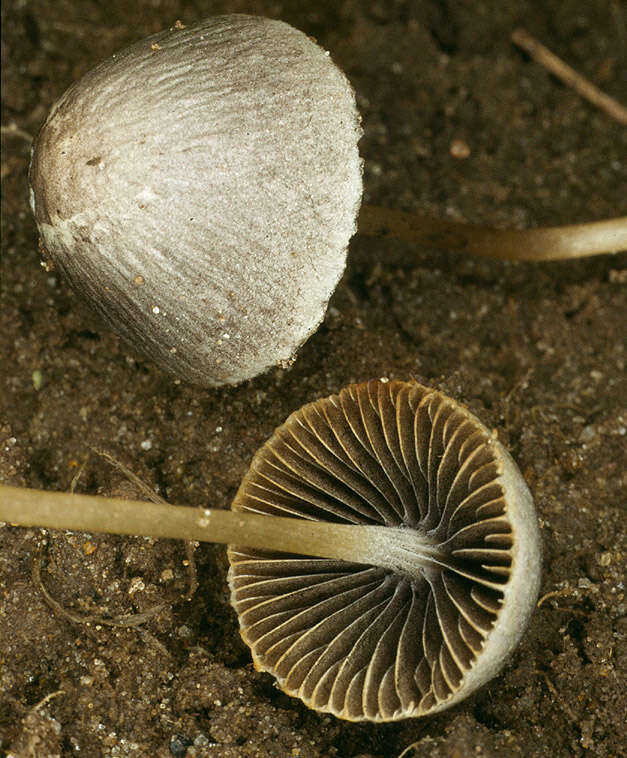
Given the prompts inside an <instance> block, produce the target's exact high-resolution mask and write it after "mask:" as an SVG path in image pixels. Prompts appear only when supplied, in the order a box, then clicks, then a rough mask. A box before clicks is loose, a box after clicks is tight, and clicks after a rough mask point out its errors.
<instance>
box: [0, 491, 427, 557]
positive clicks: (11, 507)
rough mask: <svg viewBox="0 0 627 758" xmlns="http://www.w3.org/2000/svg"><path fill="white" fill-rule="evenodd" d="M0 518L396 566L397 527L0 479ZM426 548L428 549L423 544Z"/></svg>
mask: <svg viewBox="0 0 627 758" xmlns="http://www.w3.org/2000/svg"><path fill="white" fill-rule="evenodd" d="M0 521H3V522H6V523H7V524H13V525H16V526H25V527H45V528H49V529H70V530H72V531H77V532H88V533H94V532H104V533H107V534H127V535H137V536H145V537H165V538H171V539H182V540H194V541H195V540H198V541H200V542H219V543H225V544H229V543H230V544H236V545H241V546H245V547H249V548H258V549H261V550H273V551H279V552H284V553H296V554H300V555H310V556H317V557H321V558H335V559H340V560H345V561H354V562H356V563H367V564H371V565H372V564H374V565H379V566H390V567H398V563H397V561H396V560H395V559H393V560H391V556H388V553H389V550H388V544H387V543H388V542H389V538H390V537H391V536H392V534H393V533H394V532H397V531H398V530H397V529H390V528H389V527H385V526H369V525H368V526H365V525H352V524H331V523H327V522H324V521H307V520H304V519H295V518H285V517H281V516H265V515H260V514H255V513H248V512H244V511H237V512H234V511H224V510H219V509H201V508H192V507H186V506H180V505H169V504H162V503H149V502H144V501H139V500H123V499H121V498H105V497H98V496H95V495H76V494H70V493H66V492H45V491H42V490H33V489H25V488H21V487H8V486H5V485H0ZM406 531H407V530H406ZM410 539H411V540H412V548H413V549H418V550H419V545H420V543H421V538H420V536H419V535H418V534H417V533H416V536H415V537H414V538H410ZM416 540H417V542H418V545H416V543H415V541H416ZM404 541H407V538H406V539H405V540H404ZM424 547H425V549H428V547H429V545H428V544H427V542H425V543H424ZM394 552H396V551H394Z"/></svg>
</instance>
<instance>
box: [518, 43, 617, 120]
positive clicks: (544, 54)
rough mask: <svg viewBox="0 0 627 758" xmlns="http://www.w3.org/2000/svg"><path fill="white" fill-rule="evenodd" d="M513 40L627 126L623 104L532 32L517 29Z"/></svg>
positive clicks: (567, 83) (586, 97) (553, 72)
mask: <svg viewBox="0 0 627 758" xmlns="http://www.w3.org/2000/svg"><path fill="white" fill-rule="evenodd" d="M512 42H513V43H514V44H515V45H517V46H518V47H520V48H522V49H523V50H524V51H525V52H527V53H528V54H529V55H530V56H531V57H532V58H533V59H534V61H536V62H537V63H539V64H540V65H541V66H544V68H546V69H547V70H548V71H550V72H551V73H552V74H553V75H554V76H556V77H557V78H558V79H560V80H561V81H562V82H564V84H565V85H566V86H567V87H571V88H572V89H574V90H575V92H577V93H578V94H579V95H581V97H583V98H584V99H586V100H587V101H588V102H589V103H592V105H595V106H596V107H597V108H600V109H601V110H603V111H605V112H606V113H607V114H608V116H611V117H612V118H613V119H615V120H616V121H618V123H619V124H623V126H627V108H625V107H624V106H622V105H621V104H620V103H619V102H618V101H617V100H615V99H614V98H613V97H610V95H608V94H606V93H605V92H602V91H601V90H600V89H599V88H598V87H597V86H596V85H594V84H592V82H591V81H590V80H589V79H586V78H585V77H584V76H582V75H581V74H580V73H578V72H577V71H575V69H574V68H572V67H571V66H569V65H568V64H567V63H565V62H564V61H563V60H562V59H561V58H558V57H557V55H555V53H552V52H551V51H550V50H549V49H548V48H547V47H545V46H544V45H543V44H542V43H541V42H538V40H537V39H536V38H535V37H532V36H531V34H529V33H528V32H526V31H525V30H524V29H515V30H514V31H513V32H512Z"/></svg>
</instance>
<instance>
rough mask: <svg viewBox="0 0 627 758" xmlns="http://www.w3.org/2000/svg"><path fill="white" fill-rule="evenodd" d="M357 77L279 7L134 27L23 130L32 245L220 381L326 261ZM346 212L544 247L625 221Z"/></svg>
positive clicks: (318, 298) (304, 294)
mask: <svg viewBox="0 0 627 758" xmlns="http://www.w3.org/2000/svg"><path fill="white" fill-rule="evenodd" d="M360 136H361V128H360V125H359V115H358V113H357V109H356V105H355V98H354V93H353V90H352V88H351V86H350V84H349V82H348V80H347V79H346V77H345V76H344V74H343V73H342V72H341V71H340V69H339V68H338V67H337V66H335V64H334V63H333V62H332V61H331V59H330V57H329V56H328V54H327V53H326V52H325V51H324V50H322V49H321V48H320V47H319V46H318V45H317V44H315V42H313V41H312V40H311V39H310V38H308V37H307V36H306V35H305V34H303V33H302V32H300V31H297V30H296V29H294V28H292V27H291V26H289V25H288V24H285V23H283V22H281V21H275V20H270V19H266V18H261V17H253V16H246V15H229V16H217V17H214V18H209V19H207V20H205V21H202V22H200V23H198V24H196V25H194V26H189V27H183V25H182V24H177V25H176V26H175V27H174V28H172V29H170V30H168V31H165V32H162V33H160V34H156V35H154V36H152V37H149V38H147V39H145V40H141V41H140V42H137V43H136V44H134V45H132V46H131V47H129V48H127V49H126V50H124V51H122V52H121V53H118V54H117V55H114V56H112V57H111V58H109V59H108V60H106V61H104V62H102V63H101V64H100V65H99V66H97V67H96V68H95V69H93V70H92V71H90V72H88V73H87V74H86V75H85V76H84V77H83V78H82V79H81V80H80V81H78V82H76V83H75V84H74V85H72V86H71V87H70V88H69V89H68V90H67V91H66V92H65V94H64V95H63V96H62V97H61V98H60V99H59V100H58V101H57V103H56V104H55V105H54V107H53V109H52V111H51V113H50V115H49V116H48V119H47V120H46V122H45V123H44V125H43V127H42V129H41V131H40V133H39V135H38V137H37V139H36V142H35V144H34V147H33V153H32V160H31V168H30V183H31V206H32V209H33V212H34V215H35V219H36V221H37V225H38V227H39V233H40V237H41V241H42V249H43V252H44V255H45V257H46V258H47V259H48V261H49V262H50V263H51V265H54V266H57V267H58V268H59V269H61V270H62V271H63V272H64V274H65V275H66V277H67V278H68V280H69V281H70V283H71V285H72V286H73V287H74V289H75V290H76V291H77V292H78V293H79V294H80V295H81V296H82V297H83V298H84V299H85V300H86V301H87V302H88V303H89V304H90V305H91V307H92V308H93V309H95V310H96V311H97V312H98V313H99V314H100V316H101V317H102V318H103V320H104V321H105V323H107V324H108V325H109V326H110V327H111V328H112V329H113V330H114V331H115V332H117V333H118V334H120V335H121V336H122V337H123V338H124V339H125V340H126V341H127V342H129V343H130V344H131V345H132V346H133V347H135V348H136V349H137V350H139V351H140V352H141V353H143V354H145V355H147V356H148V357H149V358H150V359H151V360H153V361H154V362H155V363H157V364H158V365H159V366H161V367H162V368H163V369H165V370H166V371H168V372H169V373H171V374H173V375H174V376H176V377H179V378H180V379H183V380H185V381H187V382H191V383H194V384H199V385H205V386H217V385H221V384H233V383H238V382H241V381H243V380H245V379H249V378H251V377H254V376H256V375H258V374H260V373H262V372H264V371H265V370H266V369H268V368H269V367H271V366H275V365H286V364H289V363H290V362H291V361H292V360H293V357H294V355H295V353H296V351H297V350H298V348H299V347H300V345H301V344H302V343H303V342H304V341H305V340H306V339H307V338H308V337H309V336H310V335H311V334H312V332H313V331H315V329H316V328H317V327H318V325H319V324H320V322H321V320H322V318H323V316H324V313H325V310H326V306H327V303H328V300H329V297H330V295H331V293H332V292H333V290H334V289H335V287H336V285H337V282H338V280H339V278H340V276H341V275H342V272H343V270H344V266H345V261H346V250H347V246H348V243H349V240H350V238H351V236H352V235H353V234H354V232H355V230H356V218H357V214H358V211H359V206H360V201H361V194H362V177H361V167H362V165H361V159H360V157H359V152H358V147H357V143H358V141H359V139H360ZM359 229H360V231H361V232H363V233H365V234H375V235H378V236H383V237H386V236H397V237H399V238H401V239H408V240H411V241H413V242H417V243H419V244H421V245H428V246H431V247H434V246H435V247H448V248H452V249H458V250H462V251H465V252H469V253H472V254H474V255H487V256H491V257H496V258H507V259H525V258H528V259H533V260H543V259H551V258H562V257H571V256H579V255H589V254H594V253H600V252H607V251H614V250H617V249H620V248H624V247H627V219H626V218H622V219H615V220H611V221H606V222H599V223H596V224H590V225H580V226H574V227H563V228H558V229H543V230H528V231H521V232H520V231H512V230H510V231H496V230H490V229H481V228H478V227H472V226H469V225H464V224H450V223H448V222H443V221H438V220H434V219H427V218H420V217H415V216H411V215H410V214H405V213H402V212H401V211H396V210H389V209H382V208H376V207H372V206H364V207H363V208H362V210H361V214H360V216H359Z"/></svg>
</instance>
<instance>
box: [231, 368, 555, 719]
mask: <svg viewBox="0 0 627 758" xmlns="http://www.w3.org/2000/svg"><path fill="white" fill-rule="evenodd" d="M232 507H233V510H236V511H237V510H244V511H252V512H257V513H265V514H272V515H283V516H296V517H300V518H303V519H314V520H320V521H322V520H324V521H330V522H332V523H337V524H345V523H348V524H367V525H380V526H382V527H384V528H383V529H380V530H379V531H380V532H381V533H383V536H381V537H380V538H378V539H377V542H378V544H377V546H376V555H373V553H372V550H371V549H370V548H369V546H368V544H367V543H368V540H367V539H366V538H365V537H364V555H363V561H360V562H347V561H346V562H345V561H338V560H330V559H324V558H310V557H307V556H303V555H285V554H282V553H272V552H268V551H265V552H264V551H261V550H252V549H250V548H246V547H244V546H230V547H229V560H230V562H231V568H230V571H229V582H230V586H231V597H232V602H233V605H234V606H235V609H236V611H237V613H238V616H239V621H240V631H241V634H242V637H243V639H244V641H245V642H246V643H247V644H248V645H249V646H250V648H251V650H252V654H253V660H254V662H255V665H256V667H257V668H258V669H260V670H262V671H269V672H270V673H272V674H273V675H274V676H275V677H276V678H277V680H278V682H279V684H280V686H281V688H282V689H283V690H285V692H287V693H288V694H290V695H294V696H296V697H299V698H301V699H302V700H303V701H304V702H305V703H306V704H307V705H308V706H309V707H311V708H315V709H317V710H321V711H327V712H330V713H333V714H334V715H336V716H339V717H341V718H345V719H349V720H354V721H359V720H371V721H393V720H397V719H402V718H407V717H411V716H423V715H426V714H429V713H434V712H436V711H440V710H442V709H443V708H447V707H449V706H450V705H453V704H454V703H457V702H459V701H460V700H462V699H463V698H464V697H466V696H467V695H468V694H470V693H471V692H473V691H474V690H475V689H476V688H477V687H479V686H480V685H481V684H483V683H484V682H486V681H488V680H489V679H490V678H491V677H492V676H494V675H495V674H496V673H497V672H498V670H499V669H500V668H501V666H502V665H503V663H504V661H505V659H506V656H507V654H508V653H509V652H510V651H511V650H512V649H513V648H514V646H515V645H516V644H517V642H518V640H519V639H520V637H521V635H522V633H523V630H524V628H525V626H526V623H527V621H528V619H529V617H530V615H531V612H532V610H533V608H534V606H535V601H536V598H537V594H538V589H539V583H540V563H541V561H540V540H539V532H538V524H537V518H536V514H535V508H534V505H533V500H532V498H531V495H530V493H529V490H528V489H527V486H526V485H525V483H524V481H523V479H522V477H521V475H520V472H519V471H518V469H517V467H516V465H515V463H514V462H513V460H512V459H511V457H510V456H509V454H508V453H507V451H506V450H505V449H504V448H503V447H502V445H500V443H499V442H498V441H496V440H495V439H494V437H493V436H492V435H491V434H490V433H489V432H488V430H487V429H486V428H485V427H484V426H483V425H482V424H481V423H480V422H479V421H478V419H476V418H475V417H474V416H473V415H472V414H470V413H469V412H468V411H467V410H466V409H465V408H463V407H462V406H460V405H459V404H458V403H456V402H455V401H453V400H451V399H450V398H447V397H446V396H445V395H443V394H441V393H440V392H437V391H434V390H431V389H428V388H426V387H422V386H421V385H419V384H417V383H415V382H408V383H404V382H397V381H394V382H381V381H372V382H369V383H365V384H358V385H352V386H349V387H347V388H346V389H344V390H342V391H341V392H340V393H339V395H334V396H332V397H329V398H325V399H324V400H319V401H317V402H314V403H311V404H309V405H306V406H304V407H303V408H301V409H300V410H299V411H296V412H295V413H293V414H292V415H291V416H290V417H289V419H288V420H287V421H286V423H285V424H284V425H283V426H281V427H280V428H279V429H277V431H276V432H275V434H274V435H273V436H272V438H271V439H270V440H269V441H268V442H267V443H266V444H265V445H264V446H263V447H262V448H261V449H260V450H259V452H258V453H257V455H256V456H255V458H254V460H253V463H252V465H251V468H250V470H249V472H248V474H247V475H246V477H245V478H244V480H243V481H242V484H241V486H240V489H239V491H238V493H237V496H236V498H235V501H234V502H233V506H232ZM365 531H367V530H365ZM387 535H389V538H387ZM353 554H354V551H353Z"/></svg>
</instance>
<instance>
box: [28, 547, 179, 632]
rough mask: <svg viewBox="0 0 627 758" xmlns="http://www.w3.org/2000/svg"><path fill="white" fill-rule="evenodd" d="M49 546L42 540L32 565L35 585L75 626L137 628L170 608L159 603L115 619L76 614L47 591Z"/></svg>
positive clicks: (165, 604) (166, 604)
mask: <svg viewBox="0 0 627 758" xmlns="http://www.w3.org/2000/svg"><path fill="white" fill-rule="evenodd" d="M47 546H48V541H47V540H42V541H41V542H40V543H39V548H38V550H37V553H36V555H35V557H34V558H33V565H32V579H33V584H34V585H35V586H36V587H37V588H38V589H39V591H40V592H41V594H42V596H43V598H44V600H45V601H46V603H48V605H49V606H50V607H51V608H52V610H53V611H54V612H55V613H57V614H58V615H59V616H61V617H63V618H65V619H67V620H68V621H72V622H74V623H75V624H83V625H85V626H116V627H122V628H128V627H137V626H139V625H140V624H145V623H146V621H149V620H150V619H151V618H153V617H154V616H156V615H157V614H158V613H160V612H161V611H162V610H163V609H164V608H166V607H167V606H168V603H159V604H158V605H153V606H152V608H149V609H148V610H147V611H145V612H144V613H131V614H128V615H124V616H114V617H113V618H105V617H104V616H93V615H90V614H87V615H82V614H80V613H74V612H73V611H70V610H68V609H67V608H65V607H64V606H63V605H61V603H60V602H59V601H58V600H55V598H53V597H52V595H51V594H50V593H49V592H48V590H47V589H46V587H45V585H44V583H43V581H42V579H41V567H42V564H43V560H44V552H45V549H46V548H47Z"/></svg>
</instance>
